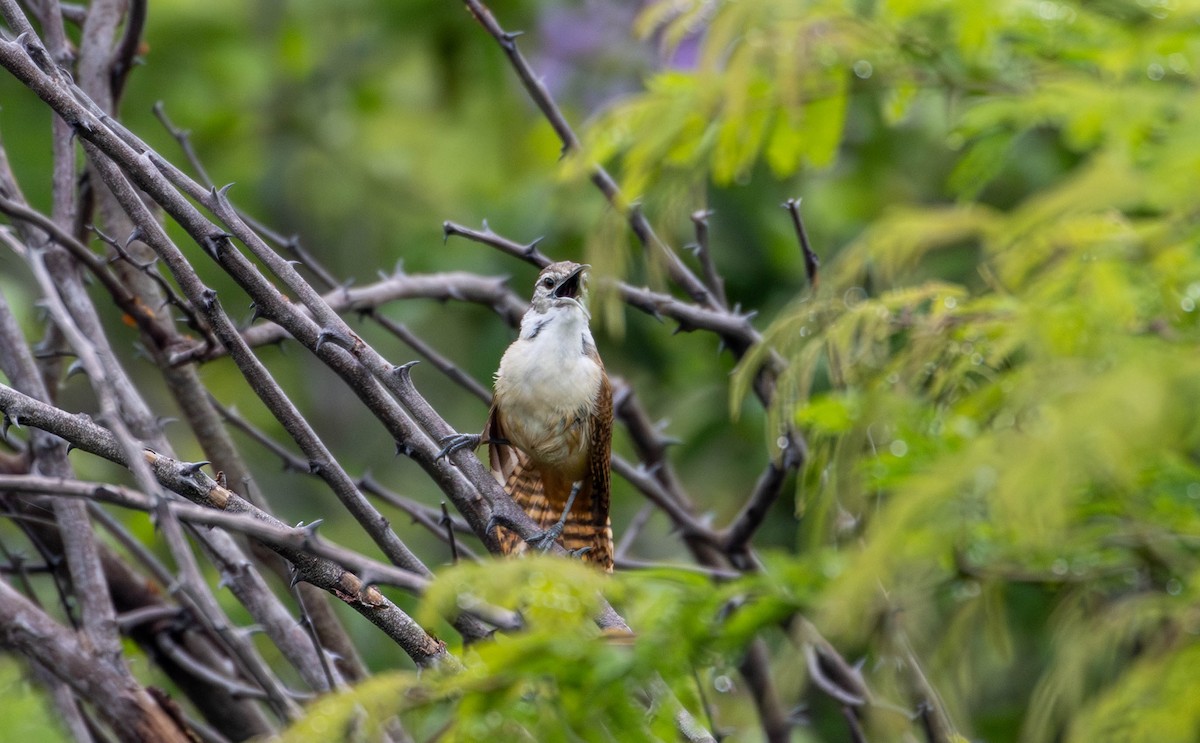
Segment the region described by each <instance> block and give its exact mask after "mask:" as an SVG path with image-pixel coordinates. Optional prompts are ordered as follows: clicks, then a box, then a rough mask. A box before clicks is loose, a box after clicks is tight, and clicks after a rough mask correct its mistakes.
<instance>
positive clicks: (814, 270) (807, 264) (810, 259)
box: [783, 199, 821, 290]
mask: <svg viewBox="0 0 1200 743" xmlns="http://www.w3.org/2000/svg"><path fill="white" fill-rule="evenodd" d="M800 201H801V200H800V199H788V200H787V201H785V202H783V208H784V209H787V210H788V214H790V215H791V216H792V225H793V226H794V227H795V228H796V238H797V239H798V240H799V241H800V250H801V251H802V252H803V253H804V273H805V275H806V276H808V283H809V285H810V286H812V288H813V289H814V290H815V289H816V288H817V282H818V280H819V279H820V276H819V275H818V271H819V269H820V267H821V261H820V259H819V258H817V254H816V253H815V252H813V249H812V245H810V244H809V242H808V231H807V230H806V229H804V219H803V217H801V216H800Z"/></svg>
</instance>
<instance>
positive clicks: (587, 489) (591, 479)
mask: <svg viewBox="0 0 1200 743" xmlns="http://www.w3.org/2000/svg"><path fill="white" fill-rule="evenodd" d="M612 404H613V403H612V385H611V384H610V383H609V381H608V375H607V374H601V377H600V390H599V391H598V392H597V393H596V413H595V415H594V416H592V420H591V435H590V439H591V442H590V443H591V454H590V456H589V458H588V473H587V475H586V478H587V479H586V480H585V481H584V484H583V489H582V490H581V491H580V493H579V496H578V497H577V499H576V501H575V506H574V507H573V508H572V509H571V513H570V514H568V516H567V523H566V529H565V530H564V531H563V546H564V547H566V548H567V549H568V550H577V549H582V548H584V547H591V549H590V550H588V551H587V552H586V553H584V556H583V559H585V560H587V561H588V562H594V563H596V564H597V565H599V566H600V567H603V568H604V569H605V570H606V571H608V572H610V573H611V572H612V569H613V536H612V523H611V522H610V520H609V515H608V510H609V501H610V498H611V496H610V490H609V482H610V479H611V470H612V426H613V410H612Z"/></svg>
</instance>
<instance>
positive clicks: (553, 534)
mask: <svg viewBox="0 0 1200 743" xmlns="http://www.w3.org/2000/svg"><path fill="white" fill-rule="evenodd" d="M565 528H566V520H565V518H564V519H560V520H559V521H557V522H556V523H555V524H554V525H552V526H551V527H550V528H549V529H545V530H543V531H539V532H538V533H537V534H531V535H529V536H528V537H526V538H525V542H526V544H528V545H529V546H530V547H533V548H534V549H536V550H538V551H539V552H549V551H550V548H551V547H553V546H554V543H555V542H557V541H558V538H559V537H561V536H562V533H563V529H565Z"/></svg>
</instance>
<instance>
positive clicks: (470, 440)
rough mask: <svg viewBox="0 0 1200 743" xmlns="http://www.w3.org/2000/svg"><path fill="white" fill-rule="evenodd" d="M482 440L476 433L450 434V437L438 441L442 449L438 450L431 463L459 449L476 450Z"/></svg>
mask: <svg viewBox="0 0 1200 743" xmlns="http://www.w3.org/2000/svg"><path fill="white" fill-rule="evenodd" d="M482 440H483V436H481V435H480V434H477V433H455V434H451V435H450V436H446V437H444V438H442V439H440V440H438V443H439V444H441V445H442V448H441V449H439V450H438V453H437V456H435V457H434V458H433V461H435V462H436V461H438V460H440V459H444V458H445V457H448V456H450V455H451V454H453V453H454V452H456V451H458V450H459V449H476V448H478V447H479V442H480V441H482Z"/></svg>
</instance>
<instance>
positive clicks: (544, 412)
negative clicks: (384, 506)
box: [439, 261, 613, 572]
mask: <svg viewBox="0 0 1200 743" xmlns="http://www.w3.org/2000/svg"><path fill="white" fill-rule="evenodd" d="M587 269H588V266H586V265H580V264H578V263H571V262H570V261H561V262H558V263H551V264H550V265H548V266H546V267H545V268H543V269H542V272H541V273H540V274H539V275H538V278H537V283H536V284H534V289H533V300H532V301H531V302H530V307H529V310H528V311H527V312H526V313H525V316H524V317H523V318H522V319H521V333H520V336H519V337H518V338H517V340H515V341H513V343H512V345H510V346H509V347H508V350H507V351H505V352H504V357H503V358H502V359H501V360H500V368H499V370H497V371H496V384H495V394H494V396H493V401H492V409H491V412H490V413H489V414H488V420H487V425H486V426H485V427H484V431H483V434H482V436H481V435H479V434H459V435H456V436H451V437H449V438H447V439H445V440H444V441H443V443H444V444H446V448H444V449H443V450H442V452H441V453H440V455H439V456H443V455H445V454H447V453H449V452H451V451H454V450H456V449H459V448H464V447H466V446H478V445H479V443H480V442H481V441H482V442H487V444H488V455H489V456H488V460H489V462H490V464H491V468H492V472H493V474H494V475H495V476H496V478H497V479H498V480H499V481H500V482H501V484H503V486H504V490H505V492H507V493H508V494H509V495H510V496H512V499H513V500H514V501H516V502H517V504H519V505H520V506H521V507H522V508H523V509H525V512H526V513H528V514H529V517H530V518H531V519H533V521H534V522H535V523H537V524H538V526H540V527H541V528H542V529H543V531H542V532H541V533H540V534H538V535H536V536H534V537H533V538H530V539H529V540H528V544H531V545H533V546H535V547H537V548H539V549H542V550H546V549H549V548H550V546H551V545H552V544H553V543H554V542H555V541H556V540H558V539H559V538H560V537H561V539H562V545H563V547H564V548H566V549H567V550H568V551H572V552H575V553H576V554H579V555H581V556H582V557H583V559H585V560H587V561H589V562H593V563H596V564H597V565H599V566H601V567H603V568H604V569H605V570H606V571H608V572H612V567H613V541H612V526H611V524H610V522H609V517H608V507H609V478H610V467H611V464H610V455H611V452H612V420H613V409H612V386H611V385H610V384H609V381H608V375H607V374H606V373H605V371H604V363H603V362H602V361H601V360H600V355H599V354H598V353H597V352H596V344H595V342H594V341H593V340H592V333H591V331H590V330H589V329H588V319H589V315H588V311H587V308H586V307H585V306H584V298H585V293H586V285H585V282H584V272H585V271H586V270H587ZM497 528H498V529H500V532H499V540H500V545H501V548H502V549H503V550H504V551H505V552H506V553H517V552H522V551H524V550H525V549H526V544H527V543H526V542H525V541H524V540H522V539H521V538H520V537H519V536H518V535H517V534H515V533H514V532H512V531H510V530H508V529H506V528H504V527H503V526H498V527H497Z"/></svg>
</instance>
